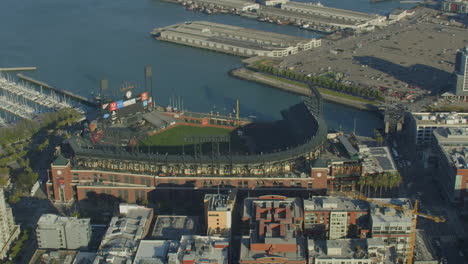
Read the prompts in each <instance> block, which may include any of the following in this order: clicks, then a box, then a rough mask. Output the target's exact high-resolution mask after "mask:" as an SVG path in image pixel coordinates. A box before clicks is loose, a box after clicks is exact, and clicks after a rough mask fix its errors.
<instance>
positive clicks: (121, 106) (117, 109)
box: [101, 91, 152, 122]
mask: <svg viewBox="0 0 468 264" xmlns="http://www.w3.org/2000/svg"><path fill="white" fill-rule="evenodd" d="M151 103H152V98H150V97H149V95H148V92H144V93H141V94H138V95H137V96H133V97H132V93H131V91H128V92H127V93H126V94H125V99H122V100H119V101H114V102H111V103H106V104H103V105H102V106H101V108H102V118H103V119H109V120H111V121H112V122H115V121H117V120H118V119H120V118H125V117H128V116H131V115H134V114H136V113H144V112H146V111H147V109H148V105H150V104H151Z"/></svg>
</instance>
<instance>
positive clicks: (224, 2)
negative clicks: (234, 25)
mask: <svg viewBox="0 0 468 264" xmlns="http://www.w3.org/2000/svg"><path fill="white" fill-rule="evenodd" d="M195 2H197V3H207V4H213V5H216V6H222V7H225V8H226V7H228V8H236V9H237V8H244V7H249V6H252V5H254V4H256V3H255V2H250V1H242V0H196V1H195Z"/></svg>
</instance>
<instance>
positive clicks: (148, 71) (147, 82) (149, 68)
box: [145, 65, 155, 108]
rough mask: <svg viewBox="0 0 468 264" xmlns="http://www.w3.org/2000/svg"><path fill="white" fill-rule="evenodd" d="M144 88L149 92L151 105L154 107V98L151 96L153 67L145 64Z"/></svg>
mask: <svg viewBox="0 0 468 264" xmlns="http://www.w3.org/2000/svg"><path fill="white" fill-rule="evenodd" d="M148 85H149V87H148ZM148 88H149V89H148ZM145 90H146V91H147V92H148V91H149V92H150V95H151V100H152V107H153V108H154V105H155V100H154V96H153V67H152V66H150V65H146V66H145Z"/></svg>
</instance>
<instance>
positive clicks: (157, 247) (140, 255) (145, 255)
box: [133, 240, 179, 264]
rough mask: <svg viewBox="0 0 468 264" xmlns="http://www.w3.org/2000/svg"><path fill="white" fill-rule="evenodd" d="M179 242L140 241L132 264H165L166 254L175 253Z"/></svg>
mask: <svg viewBox="0 0 468 264" xmlns="http://www.w3.org/2000/svg"><path fill="white" fill-rule="evenodd" d="M178 248H179V242H177V241H172V240H142V241H140V245H139V246H138V251H137V253H136V255H135V260H134V261H133V264H166V263H167V254H169V253H176V252H177V250H178Z"/></svg>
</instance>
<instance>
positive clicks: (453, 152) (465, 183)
mask: <svg viewBox="0 0 468 264" xmlns="http://www.w3.org/2000/svg"><path fill="white" fill-rule="evenodd" d="M434 139H435V140H434V149H435V150H436V151H435V152H436V154H437V160H438V168H437V169H438V173H437V174H436V175H437V176H436V179H435V180H436V181H437V182H439V183H440V186H441V187H442V189H443V191H444V193H445V195H446V197H447V199H448V200H449V201H450V202H452V203H455V204H458V205H459V206H460V207H465V208H468V128H463V127H460V128H444V129H442V128H440V129H437V130H435V131H434Z"/></svg>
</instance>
